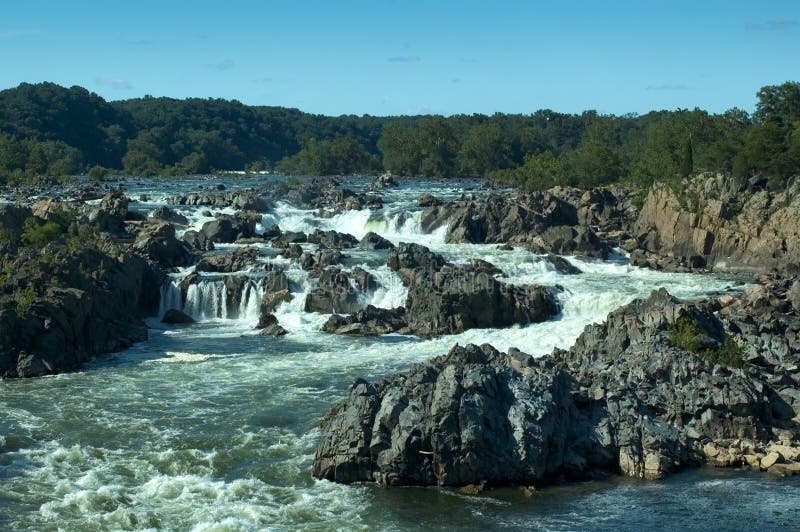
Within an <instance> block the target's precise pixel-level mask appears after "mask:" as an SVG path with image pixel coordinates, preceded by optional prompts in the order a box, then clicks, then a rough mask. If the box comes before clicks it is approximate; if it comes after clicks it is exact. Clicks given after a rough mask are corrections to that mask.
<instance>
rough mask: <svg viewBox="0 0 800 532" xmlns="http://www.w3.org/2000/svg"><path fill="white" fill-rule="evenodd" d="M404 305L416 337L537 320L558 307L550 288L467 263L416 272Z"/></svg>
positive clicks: (410, 326) (550, 315)
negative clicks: (510, 279) (514, 280)
mask: <svg viewBox="0 0 800 532" xmlns="http://www.w3.org/2000/svg"><path fill="white" fill-rule="evenodd" d="M405 308H406V317H407V319H408V326H409V329H410V330H411V331H413V332H414V333H415V334H418V335H420V336H436V335H440V334H456V333H461V332H464V331H466V330H467V329H476V328H500V327H509V326H511V325H514V324H523V325H524V324H528V323H538V322H541V321H545V320H546V319H549V318H551V317H553V316H555V315H556V314H558V313H559V312H560V310H561V307H560V305H559V303H558V300H557V299H556V291H555V290H554V289H551V288H545V287H541V286H537V285H531V286H515V285H511V284H507V283H503V282H501V281H498V280H497V279H495V278H494V276H493V275H492V274H491V273H487V272H486V271H482V270H481V269H478V268H475V267H473V266H471V265H466V266H460V267H457V268H451V267H444V268H442V269H441V270H440V271H438V272H433V273H431V274H429V275H422V276H417V277H416V278H415V279H414V281H413V282H412V283H411V286H410V287H409V290H408V297H407V299H406V305H405Z"/></svg>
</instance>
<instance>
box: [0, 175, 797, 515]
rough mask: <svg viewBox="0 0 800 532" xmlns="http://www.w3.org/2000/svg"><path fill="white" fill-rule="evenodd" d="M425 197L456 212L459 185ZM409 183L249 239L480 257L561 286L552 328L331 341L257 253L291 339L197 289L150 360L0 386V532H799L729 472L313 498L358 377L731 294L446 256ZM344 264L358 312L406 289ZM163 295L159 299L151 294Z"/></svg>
mask: <svg viewBox="0 0 800 532" xmlns="http://www.w3.org/2000/svg"><path fill="white" fill-rule="evenodd" d="M238 183H241V182H229V183H228V184H229V185H236V184H238ZM183 185H185V183H184V184H183ZM183 185H182V186H183ZM423 185H424V187H425V189H426V190H431V189H433V192H434V193H435V194H437V195H439V196H449V197H454V196H456V195H458V194H460V193H461V192H462V188H461V186H466V187H471V186H474V183H470V182H467V183H466V184H464V183H460V184H459V186H454V185H453V184H452V183H443V184H442V183H424V184H423ZM423 185H420V184H412V185H407V186H405V187H403V188H401V189H399V190H391V191H388V192H387V193H386V195H385V201H387V205H386V208H385V209H384V211H383V212H378V213H370V212H369V211H359V212H348V213H345V214H342V215H339V216H336V217H334V218H331V219H324V220H320V219H317V218H314V217H313V216H312V213H310V212H307V211H302V210H298V209H295V208H292V207H290V206H288V205H279V206H278V207H277V208H276V209H275V210H274V212H272V213H270V214H267V215H265V217H264V221H263V225H264V226H265V227H267V226H269V225H270V224H272V223H278V224H279V225H280V226H281V227H282V228H283V229H288V230H304V231H311V230H312V229H313V228H314V227H320V228H322V229H328V228H334V229H337V230H339V231H343V232H350V233H352V234H354V235H355V236H357V237H361V236H363V235H364V234H365V233H366V232H367V231H370V230H374V231H376V232H379V233H381V234H383V235H384V236H385V237H387V238H389V239H390V240H393V241H394V242H399V241H415V242H420V243H423V244H425V245H427V246H429V247H431V248H432V249H434V250H436V251H439V252H441V253H443V254H445V255H446V256H447V257H448V258H449V259H450V260H453V261H465V260H467V259H469V258H473V257H477V258H482V259H485V260H488V261H490V262H492V263H494V264H495V265H497V266H498V267H500V268H501V269H502V270H503V271H504V272H505V273H506V275H507V280H508V281H509V282H514V283H529V282H536V283H540V284H546V285H552V284H560V285H562V286H563V287H564V289H565V290H564V292H563V294H562V302H563V305H564V312H563V314H562V315H561V316H560V317H559V318H558V319H555V320H552V321H549V322H545V323H542V324H536V325H530V326H526V327H514V328H510V329H504V330H494V329H491V330H490V329H485V330H472V331H467V332H466V333H464V334H460V335H456V336H447V337H442V338H437V339H432V340H420V339H418V338H415V337H408V336H400V335H389V336H386V337H382V338H345V337H337V336H333V335H328V334H324V333H322V332H320V331H319V328H320V326H321V325H322V323H324V321H325V320H326V319H327V316H325V315H318V314H306V313H304V312H301V309H302V306H303V301H304V299H305V293H307V291H308V290H309V289H310V287H311V282H310V281H309V280H308V279H307V275H306V273H305V272H303V271H302V270H300V269H299V268H297V267H296V266H293V265H292V264H291V263H290V262H289V261H287V260H285V259H280V258H275V256H274V255H275V253H274V250H270V249H269V248H267V247H265V246H262V250H261V251H262V255H263V256H262V258H261V260H263V261H272V262H278V263H279V264H282V265H283V266H285V267H287V268H288V275H289V277H290V279H291V281H292V283H293V289H292V290H293V299H292V301H290V302H287V303H284V304H283V305H282V306H281V307H279V308H278V310H277V311H276V316H277V317H278V319H279V320H280V323H281V324H282V325H283V326H284V327H285V328H286V329H288V330H289V331H290V334H289V335H287V336H285V337H283V338H277V339H276V338H272V337H261V336H258V335H256V334H254V331H253V327H254V326H255V322H256V321H257V318H258V316H257V310H255V307H254V306H253V305H247V304H246V303H245V304H243V307H242V313H241V318H239V319H235V320H234V319H223V318H222V317H220V316H219V314H220V313H219V312H216V311H212V308H211V306H212V303H211V301H212V299H213V298H212V297H211V295H212V294H213V292H214V290H216V288H215V286H218V285H219V283H217V284H216V285H215V284H214V283H215V281H214V278H209V279H207V281H205V284H206V288H205V289H206V292H207V293H206V296H205V299H202V300H200V299H197V297H199V296H197V295H195V296H190V301H189V302H187V310H189V311H191V312H192V313H193V314H195V315H196V316H197V317H198V318H202V319H201V321H200V322H199V323H197V324H194V325H192V326H188V327H166V326H162V325H161V324H160V323H159V322H158V318H157V317H154V318H153V319H152V320H150V325H151V327H152V330H151V333H150V339H149V340H148V341H147V342H143V343H141V344H138V345H136V346H134V347H133V348H131V349H129V350H127V351H124V352H121V353H117V354H115V355H113V356H112V357H110V358H108V359H104V360H102V361H98V362H95V363H93V364H92V365H90V366H87V367H86V368H85V369H84V370H83V371H81V372H78V373H73V374H66V375H59V376H54V377H47V378H41V379H33V380H21V381H5V382H0V412H3V413H4V415H3V416H0V529H9V530H47V529H58V528H61V529H66V530H101V529H102V530H104V529H126V530H127V529H181V530H186V529H191V530H252V529H270V528H271V529H276V530H294V529H312V530H329V529H348V530H349V529H376V528H380V529H386V530H403V529H432V530H433V529H452V528H467V529H493V528H504V529H520V530H523V529H524V530H530V529H547V530H562V529H583V528H593V529H607V530H619V529H631V530H635V529H642V528H648V527H659V528H666V527H675V526H680V527H682V528H692V529H707V528H722V529H752V528H766V529H770V528H772V529H779V528H793V527H796V523H797V518H798V517H800V514H799V513H798V509H797V504H796V501H797V500H798V496H800V481H798V480H797V479H786V480H773V479H770V478H768V477H766V476H764V475H761V474H754V473H748V472H741V471H718V470H705V469H704V470H699V471H692V472H688V473H684V474H680V475H675V476H673V477H672V478H670V479H669V480H667V481H665V482H634V481H628V480H624V479H617V480H614V481H609V482H597V483H591V484H580V485H575V486H569V487H553V488H548V489H545V490H542V491H540V492H538V493H536V494H535V495H534V496H532V497H527V496H525V495H524V494H523V493H522V491H520V490H516V489H510V488H509V489H502V490H492V491H489V492H487V493H485V494H482V495H480V496H463V495H458V494H456V493H454V492H452V491H448V490H436V489H421V488H405V489H383V488H378V487H375V486H368V485H356V486H341V485H336V484H333V483H330V482H327V481H316V480H313V479H312V478H311V475H310V468H311V462H312V458H313V453H314V450H315V446H316V441H317V437H318V432H317V426H318V423H319V420H320V418H321V417H322V415H323V414H324V413H325V412H326V411H327V409H328V408H329V407H330V406H331V405H333V404H334V403H336V402H337V401H340V400H342V399H343V398H344V397H345V394H346V390H347V386H348V385H349V384H350V383H352V382H353V381H354V380H355V379H356V378H357V377H367V378H370V379H374V378H377V377H380V376H382V375H386V374H389V373H393V372H397V371H403V370H405V369H407V368H408V367H409V366H410V365H411V364H413V363H415V362H419V361H422V360H425V359H428V358H430V357H432V356H435V355H439V354H442V353H444V352H446V351H447V350H448V349H449V347H450V346H451V345H452V344H453V343H455V342H459V343H467V342H473V343H483V342H489V343H492V344H493V345H495V346H496V347H498V348H500V349H503V350H505V349H507V348H508V347H510V346H516V347H519V348H520V349H522V350H524V351H526V352H528V353H531V354H534V355H543V354H545V353H548V352H550V351H551V350H552V348H553V347H554V346H559V347H568V346H569V345H570V344H571V343H572V342H573V341H574V339H575V338H576V337H577V336H578V334H579V333H580V331H581V330H582V329H583V327H584V326H585V325H586V324H588V323H592V322H597V321H601V320H602V319H603V318H604V317H605V315H606V314H607V313H608V312H610V311H611V310H613V309H614V308H616V307H618V306H619V305H621V304H624V303H627V302H628V301H630V300H632V299H634V298H636V297H641V296H646V295H648V294H649V293H650V291H651V290H653V289H655V288H658V287H661V286H664V287H666V288H667V289H668V290H669V291H670V292H671V293H673V294H675V295H677V296H680V297H696V296H702V295H706V294H710V293H718V292H721V291H727V290H737V289H740V288H741V287H740V285H739V284H738V283H737V282H736V281H734V280H732V279H730V278H722V277H716V276H697V275H679V274H664V273H658V272H652V271H647V270H640V269H637V268H632V267H630V266H628V265H627V264H626V262H625V261H624V258H623V257H620V258H618V260H612V261H608V262H597V261H594V262H585V261H580V260H577V259H572V258H570V259H569V260H570V261H571V262H572V263H573V264H575V265H576V266H578V267H579V268H581V269H582V270H583V271H584V273H583V274H581V275H577V276H564V275H560V274H558V273H557V272H555V271H554V270H553V268H552V267H551V266H550V265H549V263H547V262H544V261H543V260H542V258H541V257H538V256H536V255H533V254H531V253H529V252H526V251H524V250H514V251H510V252H508V251H506V252H503V251H498V250H497V249H496V246H485V245H447V244H445V243H444V239H443V233H442V232H437V233H435V234H422V232H421V231H420V230H419V213H418V209H416V207H415V204H414V199H415V198H416V195H417V194H418V193H419V191H420V187H421V186H423ZM168 186H174V185H164V184H162V183H157V184H153V183H143V184H140V185H135V186H132V189H133V191H134V192H136V193H137V194H138V193H144V192H146V193H148V194H149V195H150V196H151V198H153V199H152V200H151V202H150V203H145V204H143V205H141V208H152V207H155V206H156V205H158V204H159V202H160V201H161V200H163V197H164V196H166V195H167V194H168V193H171V191H169V190H166V188H167V187H168ZM183 212H184V214H186V215H188V216H189V217H190V219H192V220H193V222H194V223H195V224H197V225H200V224H202V221H203V220H204V219H205V218H203V216H202V215H201V214H200V212H199V210H195V209H191V208H190V209H185V210H184V211H183ZM308 247H313V246H308ZM346 253H347V254H348V255H350V256H349V258H348V259H346V267H348V268H349V267H352V266H355V265H360V266H362V267H364V268H366V269H367V270H369V271H371V272H372V273H373V274H375V275H376V276H377V277H378V279H379V281H380V282H381V283H382V285H383V288H382V289H381V290H379V291H378V292H377V293H376V294H373V295H370V296H363V297H364V299H365V303H367V302H369V303H372V304H375V305H377V306H381V307H393V306H396V305H400V304H402V303H403V302H404V300H405V295H406V292H405V289H404V288H403V287H402V285H401V284H400V282H399V280H398V279H397V277H396V275H395V274H394V273H393V272H390V271H389V270H388V269H387V268H386V267H385V253H381V252H370V253H368V252H361V251H347V252H346ZM186 273H188V271H184V272H182V273H180V274H176V275H175V280H178V279H180V277H181V276H182V275H185V274H186ZM169 290H170V287H169V285H168V286H165V294H168V293H169ZM192 298H195V299H194V300H191V299H192Z"/></svg>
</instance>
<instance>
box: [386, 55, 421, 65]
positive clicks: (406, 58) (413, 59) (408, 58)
mask: <svg viewBox="0 0 800 532" xmlns="http://www.w3.org/2000/svg"><path fill="white" fill-rule="evenodd" d="M387 61H389V62H390V63H419V62H420V61H422V59H421V58H420V57H419V56H418V55H397V56H394V57H390V58H389V59H387Z"/></svg>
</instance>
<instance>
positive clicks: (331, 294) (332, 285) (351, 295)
mask: <svg viewBox="0 0 800 532" xmlns="http://www.w3.org/2000/svg"><path fill="white" fill-rule="evenodd" d="M359 310H361V302H360V301H359V297H358V291H356V289H355V288H353V286H352V285H351V284H350V278H349V277H348V275H347V273H346V272H344V271H342V270H341V269H340V268H326V269H324V270H322V272H321V273H320V276H319V280H318V282H317V286H316V287H315V288H314V289H313V290H312V291H311V292H310V293H309V294H308V295H307V296H306V304H305V311H306V312H321V313H323V314H332V313H341V314H352V313H354V312H358V311H359Z"/></svg>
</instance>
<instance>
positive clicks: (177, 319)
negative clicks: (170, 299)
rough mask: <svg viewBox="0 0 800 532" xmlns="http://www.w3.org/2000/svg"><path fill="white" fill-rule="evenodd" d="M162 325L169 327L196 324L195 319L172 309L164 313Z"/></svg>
mask: <svg viewBox="0 0 800 532" xmlns="http://www.w3.org/2000/svg"><path fill="white" fill-rule="evenodd" d="M161 323H167V324H169V325H178V324H186V323H194V318H192V317H191V316H189V315H188V314H186V313H185V312H183V311H182V310H178V309H176V308H171V309H169V310H168V311H166V312H165V313H164V317H163V318H161Z"/></svg>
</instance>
